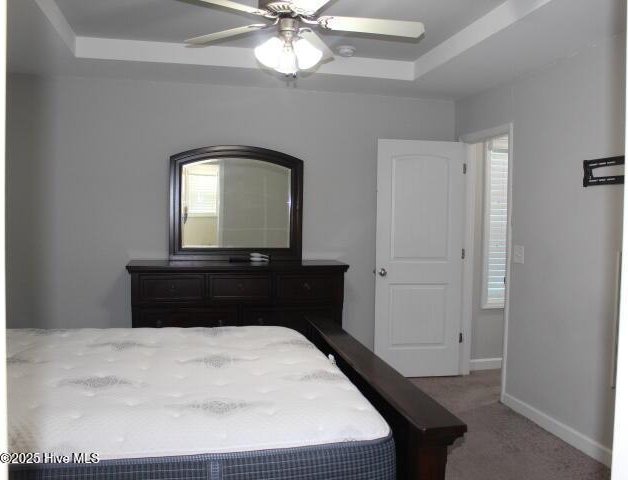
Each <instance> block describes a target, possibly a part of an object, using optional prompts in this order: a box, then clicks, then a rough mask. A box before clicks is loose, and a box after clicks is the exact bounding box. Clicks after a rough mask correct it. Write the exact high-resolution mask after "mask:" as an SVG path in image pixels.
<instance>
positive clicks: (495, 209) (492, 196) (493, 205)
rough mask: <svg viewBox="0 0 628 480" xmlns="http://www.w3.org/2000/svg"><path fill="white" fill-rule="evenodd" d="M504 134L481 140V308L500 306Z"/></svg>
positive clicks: (503, 257) (505, 199)
mask: <svg viewBox="0 0 628 480" xmlns="http://www.w3.org/2000/svg"><path fill="white" fill-rule="evenodd" d="M508 142H509V138H508V135H503V136H499V137H496V138H492V139H490V140H489V141H487V142H486V143H485V148H484V151H485V157H486V163H485V168H486V176H485V179H486V180H485V186H484V188H485V197H484V198H485V203H484V282H483V283H484V285H483V287H484V288H483V295H482V297H483V299H482V300H483V307H484V308H504V295H505V291H506V286H505V278H506V257H507V241H508V151H509V150H508Z"/></svg>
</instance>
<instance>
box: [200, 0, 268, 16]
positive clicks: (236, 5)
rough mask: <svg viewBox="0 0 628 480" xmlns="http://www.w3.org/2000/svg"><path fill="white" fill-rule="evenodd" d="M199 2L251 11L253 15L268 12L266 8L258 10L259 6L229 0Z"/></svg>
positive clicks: (264, 14)
mask: <svg viewBox="0 0 628 480" xmlns="http://www.w3.org/2000/svg"><path fill="white" fill-rule="evenodd" d="M200 1H201V2H205V3H209V4H212V5H218V6H220V7H225V8H230V9H232V10H239V11H241V12H246V13H251V14H253V15H261V16H266V15H268V14H269V12H267V11H266V10H260V9H259V8H255V7H251V6H249V5H243V4H242V3H238V2H232V1H231V0H200Z"/></svg>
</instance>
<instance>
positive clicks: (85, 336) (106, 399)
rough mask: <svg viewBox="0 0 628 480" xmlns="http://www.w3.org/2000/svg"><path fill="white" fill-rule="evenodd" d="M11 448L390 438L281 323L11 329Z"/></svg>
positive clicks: (142, 453) (225, 446)
mask: <svg viewBox="0 0 628 480" xmlns="http://www.w3.org/2000/svg"><path fill="white" fill-rule="evenodd" d="M7 337H8V338H7V356H8V358H7V363H8V392H9V404H8V407H9V446H10V451H12V452H52V453H57V454H71V453H73V452H96V453H98V454H99V456H100V459H101V460H107V459H124V458H142V457H161V456H176V455H195V454H207V453H224V452H246V451H256V450H267V449H281V448H293V447H304V446H312V445H324V444H332V443H338V442H349V441H369V440H376V439H380V438H385V437H387V436H388V435H389V433H390V429H389V427H388V425H387V424H386V422H385V421H384V419H383V418H382V417H381V416H380V415H379V413H378V412H377V411H376V410H375V409H374V408H373V407H372V406H371V405H370V404H369V403H368V401H367V400H366V399H365V398H364V397H363V396H362V394H361V393H360V392H359V391H358V390H357V388H356V387H355V386H354V385H353V384H351V382H350V381H349V380H348V379H347V378H346V377H345V376H344V375H343V374H342V372H341V371H340V370H339V369H338V368H337V367H336V366H335V365H334V364H333V363H332V362H330V361H329V359H328V358H326V357H325V356H324V355H323V354H322V353H321V352H320V351H318V350H317V349H316V348H315V347H314V346H313V345H312V344H311V343H310V342H309V341H307V340H306V339H305V337H303V336H302V335H301V334H300V333H298V332H296V331H294V330H290V329H286V328H282V327H225V328H192V329H176V328H164V329H106V330H98V329H80V330H28V329H22V330H8V331H7Z"/></svg>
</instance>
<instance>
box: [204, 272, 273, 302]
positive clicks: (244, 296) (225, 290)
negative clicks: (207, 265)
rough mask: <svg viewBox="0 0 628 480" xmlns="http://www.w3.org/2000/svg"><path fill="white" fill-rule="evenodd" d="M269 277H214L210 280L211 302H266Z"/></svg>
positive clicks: (269, 291)
mask: <svg viewBox="0 0 628 480" xmlns="http://www.w3.org/2000/svg"><path fill="white" fill-rule="evenodd" d="M270 293H271V282H270V277H267V276H259V277H245V276H214V277H212V279H211V293H210V297H211V299H212V300H236V301H239V300H266V299H269V298H270Z"/></svg>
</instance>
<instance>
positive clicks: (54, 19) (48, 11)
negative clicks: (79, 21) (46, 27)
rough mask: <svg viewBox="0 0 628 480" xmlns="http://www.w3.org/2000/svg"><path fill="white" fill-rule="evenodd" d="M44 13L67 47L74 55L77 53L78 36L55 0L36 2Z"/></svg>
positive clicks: (38, 0) (37, 0) (36, 0)
mask: <svg viewBox="0 0 628 480" xmlns="http://www.w3.org/2000/svg"><path fill="white" fill-rule="evenodd" d="M35 3H37V5H38V6H39V8H40V9H41V11H42V12H44V15H45V16H46V18H48V20H49V21H50V23H51V24H52V26H53V27H54V28H55V30H56V31H57V33H58V34H59V36H60V37H61V38H62V40H63V43H65V44H66V45H67V47H68V48H69V49H70V51H71V52H72V53H75V51H76V34H75V33H74V30H73V29H72V26H71V25H70V24H69V23H68V21H67V19H66V18H65V15H63V12H62V11H61V9H60V8H59V5H57V2H55V1H54V0H35Z"/></svg>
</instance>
